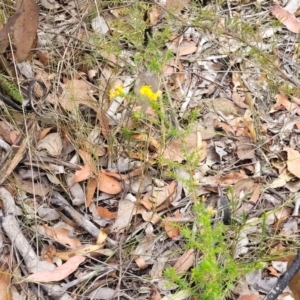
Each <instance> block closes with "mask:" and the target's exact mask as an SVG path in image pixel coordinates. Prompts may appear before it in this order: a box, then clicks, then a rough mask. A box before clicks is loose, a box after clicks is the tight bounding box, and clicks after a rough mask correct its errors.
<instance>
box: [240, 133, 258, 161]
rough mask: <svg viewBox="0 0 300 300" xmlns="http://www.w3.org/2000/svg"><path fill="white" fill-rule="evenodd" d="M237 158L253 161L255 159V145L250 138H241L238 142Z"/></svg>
mask: <svg viewBox="0 0 300 300" xmlns="http://www.w3.org/2000/svg"><path fill="white" fill-rule="evenodd" d="M236 145H237V151H236V154H237V157H238V158H239V159H252V158H254V157H255V148H256V147H255V145H254V144H253V142H252V141H251V139H250V138H248V137H241V138H240V139H239V140H238V141H237V142H236Z"/></svg>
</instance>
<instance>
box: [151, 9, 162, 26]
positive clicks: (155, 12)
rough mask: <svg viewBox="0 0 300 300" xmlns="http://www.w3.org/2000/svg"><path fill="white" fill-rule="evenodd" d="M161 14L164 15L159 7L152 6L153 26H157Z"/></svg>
mask: <svg viewBox="0 0 300 300" xmlns="http://www.w3.org/2000/svg"><path fill="white" fill-rule="evenodd" d="M161 13H162V9H161V8H160V7H159V6H157V5H153V6H152V10H151V11H150V12H149V19H150V24H151V25H155V24H157V22H158V20H159V17H160V15H161Z"/></svg>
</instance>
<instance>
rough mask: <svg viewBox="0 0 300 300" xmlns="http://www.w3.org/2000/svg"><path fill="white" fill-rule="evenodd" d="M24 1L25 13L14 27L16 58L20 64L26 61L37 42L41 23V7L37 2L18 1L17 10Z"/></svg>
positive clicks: (32, 0) (30, 0)
mask: <svg viewBox="0 0 300 300" xmlns="http://www.w3.org/2000/svg"><path fill="white" fill-rule="evenodd" d="M23 1H24V12H23V13H22V14H21V15H20V17H19V18H18V19H17V21H16V22H15V25H14V44H15V47H16V53H15V58H16V60H17V61H18V62H19V63H20V62H23V61H25V60H26V59H27V58H28V56H29V53H30V50H31V48H32V47H33V44H34V42H35V41H36V33H37V28H38V23H39V7H38V5H37V3H36V1H35V0H18V1H17V6H16V7H17V10H19V8H20V7H21V6H22V4H23Z"/></svg>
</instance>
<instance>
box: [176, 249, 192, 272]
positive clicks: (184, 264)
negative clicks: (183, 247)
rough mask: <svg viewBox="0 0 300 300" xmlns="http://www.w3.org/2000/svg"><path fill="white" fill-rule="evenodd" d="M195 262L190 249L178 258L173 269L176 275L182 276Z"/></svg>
mask: <svg viewBox="0 0 300 300" xmlns="http://www.w3.org/2000/svg"><path fill="white" fill-rule="evenodd" d="M194 261H195V251H194V249H190V250H188V251H186V252H185V253H184V254H183V255H182V256H180V257H179V258H178V260H177V261H176V263H175V265H174V269H175V270H176V273H177V274H178V275H184V274H185V273H186V272H187V271H188V269H189V268H190V267H191V266H192V265H193V263H194Z"/></svg>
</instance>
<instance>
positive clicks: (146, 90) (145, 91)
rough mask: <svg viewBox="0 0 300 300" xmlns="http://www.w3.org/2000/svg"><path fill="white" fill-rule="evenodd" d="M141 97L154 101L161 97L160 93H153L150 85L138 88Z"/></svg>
mask: <svg viewBox="0 0 300 300" xmlns="http://www.w3.org/2000/svg"><path fill="white" fill-rule="evenodd" d="M140 93H141V95H144V96H146V97H147V98H149V99H151V100H154V101H156V100H157V99H158V98H159V97H160V96H161V91H157V92H156V93H154V92H153V91H152V89H151V86H150V85H143V86H142V87H141V88H140Z"/></svg>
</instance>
